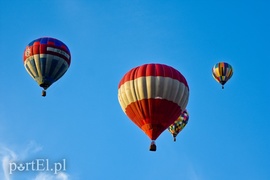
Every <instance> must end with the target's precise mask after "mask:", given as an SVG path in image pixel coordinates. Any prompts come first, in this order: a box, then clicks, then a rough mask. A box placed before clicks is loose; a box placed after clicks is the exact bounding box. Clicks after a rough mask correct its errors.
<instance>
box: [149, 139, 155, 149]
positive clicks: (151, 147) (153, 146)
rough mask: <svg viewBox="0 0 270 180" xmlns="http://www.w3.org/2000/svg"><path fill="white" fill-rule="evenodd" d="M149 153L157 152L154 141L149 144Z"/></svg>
mask: <svg viewBox="0 0 270 180" xmlns="http://www.w3.org/2000/svg"><path fill="white" fill-rule="evenodd" d="M149 150H150V151H156V150H157V146H156V144H155V141H152V142H151V145H150V148H149Z"/></svg>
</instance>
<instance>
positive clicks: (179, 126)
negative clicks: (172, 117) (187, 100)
mask: <svg viewBox="0 0 270 180" xmlns="http://www.w3.org/2000/svg"><path fill="white" fill-rule="evenodd" d="M188 120H189V114H188V112H187V110H184V111H183V112H182V113H181V115H180V116H179V117H178V118H177V120H176V121H174V123H173V124H171V125H170V126H169V128H168V130H169V132H170V133H171V134H172V136H173V140H174V141H176V136H177V135H178V134H179V133H180V132H181V131H182V130H183V129H184V127H185V126H186V125H187V123H188Z"/></svg>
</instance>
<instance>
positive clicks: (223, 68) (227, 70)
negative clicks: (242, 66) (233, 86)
mask: <svg viewBox="0 0 270 180" xmlns="http://www.w3.org/2000/svg"><path fill="white" fill-rule="evenodd" d="M212 75H213V77H214V79H215V80H216V81H217V82H218V83H220V84H221V85H222V89H224V85H225V84H226V82H227V81H228V80H229V79H230V78H231V77H232V75H233V68H232V66H231V65H230V64H229V63H226V62H219V63H217V64H216V65H215V66H214V67H213V68H212Z"/></svg>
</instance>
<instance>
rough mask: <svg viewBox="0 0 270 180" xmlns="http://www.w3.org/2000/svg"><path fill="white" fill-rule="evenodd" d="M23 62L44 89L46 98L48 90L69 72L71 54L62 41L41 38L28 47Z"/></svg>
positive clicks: (43, 94)
mask: <svg viewBox="0 0 270 180" xmlns="http://www.w3.org/2000/svg"><path fill="white" fill-rule="evenodd" d="M23 62H24V67H25V69H26V71H27V72H28V74H29V75H30V76H31V77H32V78H33V79H34V80H35V81H36V82H37V83H38V85H39V86H40V87H42V88H43V91H42V96H46V89H48V88H49V87H50V86H51V85H52V84H53V83H55V82H56V81H57V80H58V79H60V78H61V77H62V76H63V75H64V74H65V73H66V71H67V70H68V68H69V66H70V63H71V54H70V51H69V49H68V47H67V46H66V45H65V44H64V43H63V42H62V41H60V40H58V39H55V38H52V37H41V38H38V39H35V40H34V41H32V42H30V43H29V44H28V45H27V46H26V48H25V50H24V54H23Z"/></svg>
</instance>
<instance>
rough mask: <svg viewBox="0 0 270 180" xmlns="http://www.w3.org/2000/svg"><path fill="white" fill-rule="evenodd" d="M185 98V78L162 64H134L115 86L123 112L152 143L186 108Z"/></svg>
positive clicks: (187, 95) (186, 90)
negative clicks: (135, 65) (136, 65)
mask: <svg viewBox="0 0 270 180" xmlns="http://www.w3.org/2000/svg"><path fill="white" fill-rule="evenodd" d="M188 99H189V87H188V83H187V81H186V79H185V77H184V76H183V75H182V74H181V73H180V72H179V71H177V70H176V69H174V68H173V67H170V66H167V65H165V64H144V65H142V66H138V67H135V68H133V69H131V70H130V71H129V72H127V73H126V74H125V75H124V77H123V78H122V80H121V81H120V83H119V86H118V100H119V103H120V105H121V107H122V109H123V111H124V112H125V113H126V115H127V116H128V117H129V118H130V119H131V120H132V121H133V122H134V123H135V124H136V125H137V126H138V127H139V128H141V130H143V131H144V132H145V133H146V134H147V136H148V137H149V138H150V139H151V140H153V142H152V143H153V144H154V140H156V139H157V138H158V137H159V135H160V134H161V133H162V132H163V131H164V130H165V129H167V128H168V127H169V126H170V125H171V124H172V123H173V122H174V121H175V120H176V119H177V118H178V117H179V116H180V114H181V112H182V111H184V110H185V109H186V106H187V104H188ZM150 150H151V148H150ZM153 151H155V150H153Z"/></svg>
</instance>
